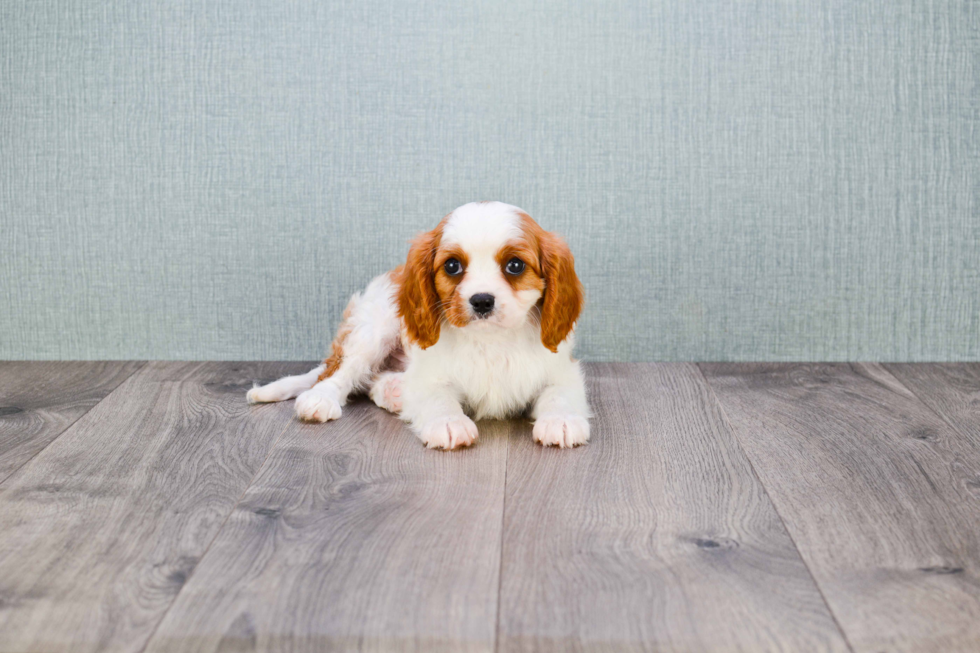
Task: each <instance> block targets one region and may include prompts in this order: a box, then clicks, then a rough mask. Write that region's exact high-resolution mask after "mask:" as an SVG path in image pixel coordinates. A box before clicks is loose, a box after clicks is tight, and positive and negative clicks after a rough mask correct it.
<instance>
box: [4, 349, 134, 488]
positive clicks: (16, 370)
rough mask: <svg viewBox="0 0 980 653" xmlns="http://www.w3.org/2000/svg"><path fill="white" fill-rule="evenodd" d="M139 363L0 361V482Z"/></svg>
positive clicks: (124, 378) (98, 400)
mask: <svg viewBox="0 0 980 653" xmlns="http://www.w3.org/2000/svg"><path fill="white" fill-rule="evenodd" d="M142 365H143V363H141V362H134V361H128V362H127V361H71V362H56V361H49V362H28V361H3V362H0V484H2V483H3V481H4V480H5V479H6V478H7V477H8V476H10V475H11V474H12V473H13V472H14V471H15V470H16V469H17V468H19V467H20V466H21V465H23V464H24V463H26V462H27V461H28V460H30V459H31V458H33V457H34V456H35V455H37V453H38V452H39V451H41V449H43V448H44V447H46V446H47V445H48V444H50V443H51V441H52V440H54V439H55V438H57V437H58V436H59V435H61V433H62V432H64V430H65V429H67V428H68V427H69V426H71V425H72V424H74V423H75V421H76V420H77V419H78V418H79V417H81V416H82V415H84V414H85V413H86V412H88V411H89V410H90V409H91V408H92V406H94V405H95V404H97V403H98V402H100V401H101V400H102V399H103V398H104V397H105V396H106V395H107V394H109V393H110V392H112V391H113V390H114V389H115V388H116V386H118V385H119V384H120V383H122V382H123V381H125V380H126V379H127V378H129V376H130V375H131V374H133V372H135V371H136V370H138V369H139V368H140V367H141V366H142Z"/></svg>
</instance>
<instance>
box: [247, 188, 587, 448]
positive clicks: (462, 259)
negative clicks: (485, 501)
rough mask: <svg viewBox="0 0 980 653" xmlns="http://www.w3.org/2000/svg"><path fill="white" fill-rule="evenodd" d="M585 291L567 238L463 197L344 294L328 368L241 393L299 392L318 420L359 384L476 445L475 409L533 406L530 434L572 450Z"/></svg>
mask: <svg viewBox="0 0 980 653" xmlns="http://www.w3.org/2000/svg"><path fill="white" fill-rule="evenodd" d="M582 301H583V293H582V284H581V283H580V282H579V280H578V277H577V276H576V275H575V264H574V260H573V259H572V254H571V252H570V251H569V250H568V246H567V245H565V243H564V241H562V240H561V238H559V237H558V236H556V235H555V234H553V233H549V232H547V231H544V230H543V229H542V228H541V227H539V226H538V224H537V223H536V222H535V221H534V220H532V219H531V216H529V215H528V214H527V213H525V212H524V211H522V210H521V209H519V208H517V207H516V206H511V205H509V204H503V203H501V202H474V203H471V204H466V205H464V206H461V207H459V208H458V209H456V210H455V211H453V212H452V213H450V214H449V215H447V216H446V217H445V218H443V219H442V221H441V222H440V223H439V225H438V226H436V228H435V229H433V230H432V231H430V232H428V233H425V234H422V235H421V236H418V237H417V238H416V239H415V240H414V241H413V242H412V246H411V249H410V251H409V252H408V260H407V261H405V265H403V266H399V267H397V268H395V269H394V270H392V271H390V272H388V273H386V274H383V275H381V276H379V277H377V278H375V279H374V280H373V281H371V283H370V284H368V287H367V289H366V290H365V291H364V292H363V293H362V294H355V295H354V296H353V297H352V298H351V300H350V304H348V305H347V309H346V310H345V311H344V319H343V322H342V323H341V325H340V328H339V330H338V331H337V337H336V338H335V339H334V341H333V345H332V349H331V353H330V356H329V357H328V358H327V359H326V360H325V361H324V362H323V364H322V365H320V366H319V367H317V368H316V369H314V370H312V371H310V372H309V373H307V374H301V375H299V376H290V377H286V378H284V379H280V380H278V381H275V382H273V383H270V384H268V385H265V386H261V387H255V388H252V389H251V390H250V391H249V392H248V401H249V402H250V403H261V402H270V401H282V400H284V399H292V398H293V397H297V399H296V414H297V415H298V416H299V418H300V419H303V420H308V421H313V422H325V421H327V420H332V419H337V418H338V417H340V415H341V408H342V406H344V404H345V403H346V402H347V396H348V395H350V394H352V393H356V392H364V391H367V392H368V393H369V394H370V397H371V399H372V400H373V401H374V403H376V404H377V405H378V406H380V407H381V408H384V409H385V410H388V411H391V412H392V413H395V414H397V415H399V416H400V417H401V419H403V420H405V421H406V422H408V424H409V425H410V426H411V428H412V430H413V431H415V433H416V434H417V435H418V437H419V438H420V439H421V440H422V442H423V443H424V444H425V445H426V446H427V447H429V448H435V449H454V448H456V447H465V446H468V445H470V444H472V443H473V441H474V440H476V438H477V428H476V424H474V423H473V420H474V419H476V420H479V419H484V418H503V417H508V416H511V415H515V414H521V413H523V412H524V411H526V410H527V409H528V408H530V417H531V418H532V419H533V420H534V429H533V437H534V440H535V441H536V442H540V443H541V444H543V445H554V446H558V447H562V448H564V447H574V446H576V445H580V444H584V443H585V442H588V440H589V421H588V420H589V405H588V402H587V401H586V395H585V379H584V377H583V375H582V369H581V367H580V366H579V363H578V361H577V360H575V359H574V358H572V348H573V346H574V334H573V328H574V326H575V321H576V320H577V319H578V316H579V312H580V311H581V308H582Z"/></svg>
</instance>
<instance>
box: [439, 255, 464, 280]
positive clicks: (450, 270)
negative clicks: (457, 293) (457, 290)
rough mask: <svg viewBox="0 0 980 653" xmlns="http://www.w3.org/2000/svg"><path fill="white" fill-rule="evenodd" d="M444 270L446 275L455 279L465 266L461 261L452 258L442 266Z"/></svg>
mask: <svg viewBox="0 0 980 653" xmlns="http://www.w3.org/2000/svg"><path fill="white" fill-rule="evenodd" d="M442 267H443V269H445V270H446V274H448V275H449V276H451V277H455V276H456V275H457V274H459V273H460V272H462V271H463V264H462V263H460V262H459V260H457V259H454V258H451V259H449V260H448V261H446V262H445V263H443V264H442Z"/></svg>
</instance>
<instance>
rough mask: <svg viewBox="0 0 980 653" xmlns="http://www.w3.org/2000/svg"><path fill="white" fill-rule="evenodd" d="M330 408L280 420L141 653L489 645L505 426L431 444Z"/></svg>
mask: <svg viewBox="0 0 980 653" xmlns="http://www.w3.org/2000/svg"><path fill="white" fill-rule="evenodd" d="M344 410H345V414H344V416H343V417H342V418H341V419H340V420H339V421H337V422H331V423H328V424H322V425H307V424H299V423H293V424H292V425H291V426H290V427H289V429H288V430H287V432H286V434H285V435H284V436H283V437H282V439H281V440H280V442H279V445H278V446H277V447H276V449H275V451H274V452H273V454H272V455H271V456H270V459H269V462H268V464H267V465H266V466H265V467H264V468H263V470H262V472H261V473H260V474H259V476H258V477H257V478H256V479H255V482H254V483H253V484H252V486H251V487H250V488H249V490H248V492H247V493H246V494H245V496H244V497H243V499H242V501H241V502H240V504H239V505H238V506H237V507H236V509H235V510H234V512H233V514H232V515H231V517H230V519H229V520H228V523H227V525H226V526H225V528H224V529H223V530H222V532H221V534H220V536H219V537H218V538H217V539H216V541H215V543H214V545H213V546H212V547H211V549H210V551H209V552H208V555H207V556H206V557H205V559H204V560H203V562H202V563H201V565H200V566H199V568H198V569H197V570H196V571H195V573H194V575H193V577H192V578H191V580H190V582H189V583H188V584H187V586H186V587H185V588H184V590H183V591H182V592H181V594H180V597H179V598H178V600H177V601H176V603H175V604H174V607H173V609H172V610H171V611H170V612H169V614H168V615H167V617H166V619H165V620H164V621H163V623H162V624H161V626H160V628H159V630H158V631H157V633H156V635H155V636H154V637H153V639H152V640H151V642H150V645H149V647H148V648H147V651H148V652H152V653H160V652H162V651H181V652H183V651H237V650H263V651H310V652H319V651H328V650H369V651H399V650H414V651H426V652H428V651H490V650H493V646H494V627H495V622H496V610H497V590H498V586H499V578H498V572H499V567H500V557H499V556H500V531H501V522H502V510H503V496H504V476H505V466H506V454H507V432H508V429H510V428H512V425H511V423H508V422H495V423H493V422H488V423H482V424H481V425H480V426H481V436H480V439H479V440H478V442H477V444H476V445H475V446H474V447H472V448H470V449H466V450H461V451H454V452H435V451H429V450H426V449H424V448H423V446H422V444H421V443H420V441H419V440H418V439H417V438H416V437H415V436H414V435H412V434H411V433H409V432H408V431H407V429H406V428H405V426H404V425H403V424H402V423H401V422H400V421H398V420H397V419H396V418H394V417H393V416H391V415H389V414H387V413H384V412H383V411H381V410H380V409H378V408H377V407H375V406H374V405H373V404H370V403H368V402H366V401H360V402H356V403H354V404H351V405H348V407H346V408H345V409H344Z"/></svg>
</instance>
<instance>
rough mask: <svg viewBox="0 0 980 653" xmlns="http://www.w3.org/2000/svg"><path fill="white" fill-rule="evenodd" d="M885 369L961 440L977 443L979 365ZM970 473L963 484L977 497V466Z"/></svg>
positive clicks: (979, 480)
mask: <svg viewBox="0 0 980 653" xmlns="http://www.w3.org/2000/svg"><path fill="white" fill-rule="evenodd" d="M885 367H886V368H887V369H888V371H889V372H891V373H892V374H894V375H895V376H896V377H898V379H899V380H900V381H901V382H902V383H903V384H905V386H906V387H908V388H909V389H910V390H911V391H912V392H914V393H915V395H916V396H917V397H918V398H919V399H920V400H922V402H923V403H924V404H926V405H927V406H929V407H930V408H932V409H933V410H934V411H936V412H937V413H939V416H940V417H942V418H943V419H944V420H946V422H947V423H948V424H949V425H950V426H952V427H953V428H954V429H956V430H957V431H959V432H960V434H962V435H963V437H965V438H966V439H968V440H970V441H972V442H974V443H977V444H980V363H900V364H896V363H892V364H888V365H885ZM964 471H966V470H965V469H964ZM972 472H973V474H972V475H971V474H969V473H967V474H965V475H964V476H965V477H966V478H965V480H964V483H965V484H966V486H967V488H969V489H970V491H972V492H973V493H974V494H976V495H977V496H978V497H980V467H977V466H974V467H973V469H972Z"/></svg>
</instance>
